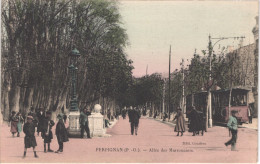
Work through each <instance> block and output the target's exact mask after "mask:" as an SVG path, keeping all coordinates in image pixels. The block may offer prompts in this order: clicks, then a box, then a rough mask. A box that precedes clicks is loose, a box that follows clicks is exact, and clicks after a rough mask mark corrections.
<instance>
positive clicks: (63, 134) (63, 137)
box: [55, 114, 69, 153]
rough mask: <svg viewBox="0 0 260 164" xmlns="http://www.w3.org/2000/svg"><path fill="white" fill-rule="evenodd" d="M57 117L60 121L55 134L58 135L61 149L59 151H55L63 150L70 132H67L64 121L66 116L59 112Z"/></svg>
mask: <svg viewBox="0 0 260 164" xmlns="http://www.w3.org/2000/svg"><path fill="white" fill-rule="evenodd" d="M57 118H58V120H59V121H58V123H57V125H56V133H55V134H56V136H57V141H58V144H59V149H58V150H57V151H55V153H59V152H63V142H67V141H69V138H68V133H67V130H66V128H65V125H64V122H63V119H64V117H63V116H62V114H58V116H57Z"/></svg>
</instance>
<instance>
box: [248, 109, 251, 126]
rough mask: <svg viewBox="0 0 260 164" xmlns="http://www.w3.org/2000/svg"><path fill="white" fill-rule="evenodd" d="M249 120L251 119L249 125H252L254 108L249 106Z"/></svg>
mask: <svg viewBox="0 0 260 164" xmlns="http://www.w3.org/2000/svg"><path fill="white" fill-rule="evenodd" d="M248 119H249V124H252V107H251V105H249V106H248Z"/></svg>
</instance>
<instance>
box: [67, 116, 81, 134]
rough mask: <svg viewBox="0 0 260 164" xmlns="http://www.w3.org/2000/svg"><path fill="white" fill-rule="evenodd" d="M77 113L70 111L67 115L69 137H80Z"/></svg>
mask: <svg viewBox="0 0 260 164" xmlns="http://www.w3.org/2000/svg"><path fill="white" fill-rule="evenodd" d="M79 116H80V112H79V111H71V112H70V114H69V118H68V119H69V128H68V132H69V136H70V137H80V124H79Z"/></svg>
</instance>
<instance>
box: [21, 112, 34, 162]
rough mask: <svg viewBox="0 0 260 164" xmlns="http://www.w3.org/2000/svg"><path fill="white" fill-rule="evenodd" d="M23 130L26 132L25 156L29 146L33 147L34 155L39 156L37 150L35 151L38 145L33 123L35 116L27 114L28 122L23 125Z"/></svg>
mask: <svg viewBox="0 0 260 164" xmlns="http://www.w3.org/2000/svg"><path fill="white" fill-rule="evenodd" d="M23 132H24V134H25V137H24V154H23V158H25V157H26V152H27V148H30V147H32V148H33V152H34V157H35V158H38V155H37V154H36V151H35V147H36V146H37V143H36V139H35V136H34V133H35V126H34V124H33V117H32V116H30V115H29V116H27V122H26V123H25V124H24V126H23Z"/></svg>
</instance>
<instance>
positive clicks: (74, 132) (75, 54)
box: [68, 48, 80, 137]
mask: <svg viewBox="0 0 260 164" xmlns="http://www.w3.org/2000/svg"><path fill="white" fill-rule="evenodd" d="M69 57H70V61H71V64H70V66H68V68H69V71H70V76H71V91H70V92H71V93H70V94H71V99H70V113H69V129H68V132H69V135H70V137H72V136H79V135H80V125H79V116H80V112H79V107H78V98H77V90H76V88H77V86H76V84H77V70H78V68H77V67H76V64H77V59H78V58H79V57H80V53H79V51H78V50H77V49H76V48H74V49H73V50H71V52H70V53H69Z"/></svg>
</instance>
